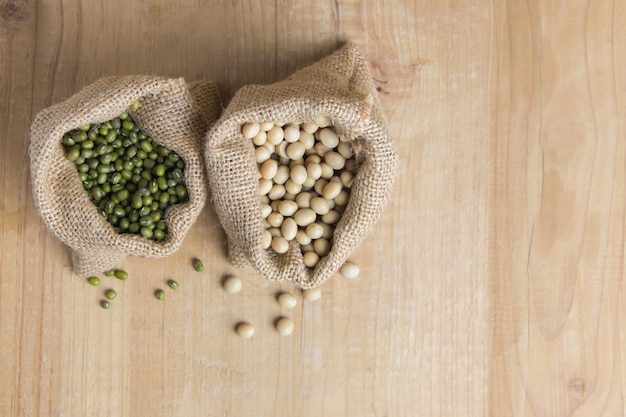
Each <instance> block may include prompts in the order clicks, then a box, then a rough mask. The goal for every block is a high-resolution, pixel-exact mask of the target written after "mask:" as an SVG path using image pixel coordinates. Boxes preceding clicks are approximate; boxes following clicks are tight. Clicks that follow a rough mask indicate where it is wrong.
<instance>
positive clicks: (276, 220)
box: [267, 212, 284, 227]
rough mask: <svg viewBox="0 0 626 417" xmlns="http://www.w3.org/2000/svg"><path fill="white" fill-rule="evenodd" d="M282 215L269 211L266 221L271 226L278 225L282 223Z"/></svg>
mask: <svg viewBox="0 0 626 417" xmlns="http://www.w3.org/2000/svg"><path fill="white" fill-rule="evenodd" d="M283 219H284V217H283V215H282V214H280V213H276V212H273V213H270V215H269V216H267V222H268V223H269V224H270V225H271V226H272V227H280V225H281V224H283Z"/></svg>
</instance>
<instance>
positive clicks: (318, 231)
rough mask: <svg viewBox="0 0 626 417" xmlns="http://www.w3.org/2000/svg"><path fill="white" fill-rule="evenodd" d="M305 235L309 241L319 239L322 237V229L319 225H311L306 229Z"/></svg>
mask: <svg viewBox="0 0 626 417" xmlns="http://www.w3.org/2000/svg"><path fill="white" fill-rule="evenodd" d="M306 235H307V236H308V237H309V238H310V239H319V238H321V237H322V236H323V235H324V227H323V226H322V225H321V224H319V223H311V224H310V225H308V226H307V227H306Z"/></svg>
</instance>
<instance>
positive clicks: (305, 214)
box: [293, 208, 317, 226]
mask: <svg viewBox="0 0 626 417" xmlns="http://www.w3.org/2000/svg"><path fill="white" fill-rule="evenodd" d="M293 218H294V220H295V221H296V223H297V224H298V226H308V225H309V224H311V223H313V222H314V221H315V219H316V218H317V215H316V214H315V212H314V211H313V210H311V209H310V208H303V209H300V210H298V211H297V212H296V214H294V216H293Z"/></svg>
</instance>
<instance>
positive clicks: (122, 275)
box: [113, 269, 128, 281]
mask: <svg viewBox="0 0 626 417" xmlns="http://www.w3.org/2000/svg"><path fill="white" fill-rule="evenodd" d="M113 274H114V275H115V278H117V279H120V280H122V281H124V280H125V279H126V278H128V272H126V271H122V270H121V269H116V270H115V272H113Z"/></svg>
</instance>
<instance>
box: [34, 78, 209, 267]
mask: <svg viewBox="0 0 626 417" xmlns="http://www.w3.org/2000/svg"><path fill="white" fill-rule="evenodd" d="M136 99H140V100H141V108H140V109H139V110H138V111H136V112H132V117H133V118H134V119H135V121H136V122H137V124H138V125H139V126H140V127H141V129H142V130H143V131H145V132H146V133H147V134H148V135H149V136H151V137H152V138H153V140H154V141H155V142H157V143H160V144H161V145H164V146H167V147H168V148H170V149H172V150H174V151H176V152H177V153H178V154H179V155H180V156H181V157H182V158H183V160H184V161H185V170H184V175H185V183H186V186H187V190H188V194H189V198H188V201H187V202H185V203H183V204H176V205H174V206H171V207H170V208H169V209H168V210H167V211H166V213H165V221H166V223H167V226H168V233H167V237H166V239H165V240H164V241H162V242H155V241H152V240H148V239H146V238H144V237H141V236H138V235H134V234H118V233H116V232H115V231H114V230H113V227H112V226H111V225H110V224H109V223H108V221H107V220H106V219H105V218H104V216H102V214H100V213H99V212H98V209H97V208H96V207H95V206H94V204H93V203H92V202H91V201H90V200H89V198H88V196H87V195H86V193H85V192H84V190H83V187H82V184H81V182H80V179H79V178H78V173H77V170H76V167H75V165H74V163H73V162H70V161H69V160H67V159H66V157H65V151H64V149H63V146H62V145H61V138H62V136H63V134H64V133H65V132H68V131H70V130H72V129H75V128H76V127H78V126H80V125H83V124H86V123H101V122H104V121H107V120H110V119H113V118H114V117H117V116H119V115H120V114H121V113H122V112H123V111H125V110H126V109H127V108H128V106H129V105H130V104H131V103H132V102H133V101H135V100H136ZM220 111H221V104H220V100H219V95H218V90H217V87H216V85H215V84H213V83H211V82H208V81H198V82H195V83H192V84H189V85H187V84H186V83H185V81H184V80H183V79H167V78H161V77H155V76H127V77H111V78H103V79H100V80H98V81H96V82H95V83H93V84H91V85H89V86H87V87H85V88H84V89H83V90H82V91H80V92H79V93H77V94H75V95H74V96H72V97H71V98H69V99H68V100H66V101H64V102H62V103H59V104H56V105H53V106H51V107H49V108H47V109H45V110H43V111H41V112H40V113H39V114H38V115H37V116H36V117H35V119H34V121H33V123H32V126H31V143H30V149H29V153H30V164H31V177H32V183H33V194H34V198H35V205H36V207H37V209H38V210H39V213H40V215H41V217H42V218H43V220H44V222H45V224H46V226H47V227H48V228H49V229H50V230H51V231H52V232H54V234H55V235H56V236H57V237H58V238H59V239H60V240H61V241H62V242H63V243H65V244H66V245H68V246H69V247H70V248H71V250H72V261H73V267H74V271H75V272H76V273H77V274H79V275H83V276H88V275H95V274H99V273H102V272H103V271H105V270H107V269H110V268H113V267H116V266H120V264H121V263H122V261H123V260H124V258H125V256H126V255H134V256H145V257H163V256H167V255H170V254H172V253H173V252H175V251H176V250H177V249H178V248H179V247H180V245H181V243H182V241H183V238H184V237H185V235H186V234H187V232H188V231H189V229H190V228H191V226H192V224H193V222H194V221H195V219H196V218H197V216H198V214H199V213H200V211H201V210H202V208H203V206H204V203H205V201H206V176H205V169H204V164H203V160H202V142H203V137H204V135H205V134H206V131H207V129H208V127H209V125H210V124H211V123H212V122H213V121H215V120H216V119H217V117H219V113H220Z"/></svg>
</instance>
